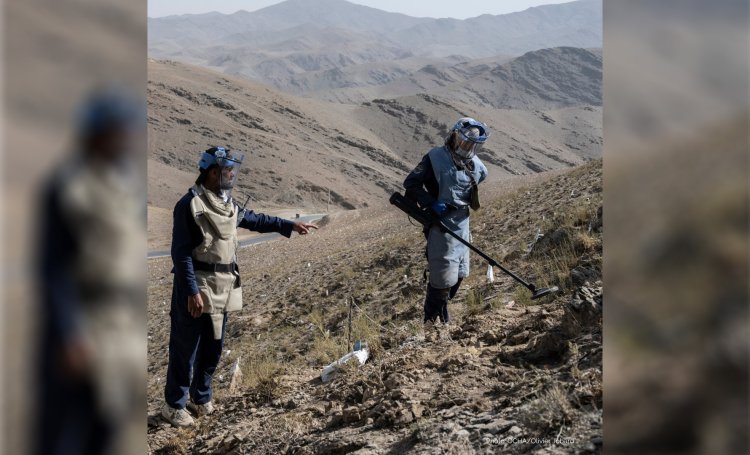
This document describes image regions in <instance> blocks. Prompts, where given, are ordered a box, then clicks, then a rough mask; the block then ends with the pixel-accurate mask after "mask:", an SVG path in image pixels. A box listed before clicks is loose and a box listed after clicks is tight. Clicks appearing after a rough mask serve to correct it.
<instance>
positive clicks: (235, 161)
mask: <svg viewBox="0 0 750 455" xmlns="http://www.w3.org/2000/svg"><path fill="white" fill-rule="evenodd" d="M244 159H245V155H244V154H242V153H239V152H231V153H229V152H224V151H223V150H219V151H217V152H216V164H217V165H218V166H219V171H220V182H219V184H220V186H221V189H222V190H224V191H226V192H231V191H232V188H234V185H235V184H236V183H237V177H238V176H239V175H240V167H241V166H242V161H243V160H244Z"/></svg>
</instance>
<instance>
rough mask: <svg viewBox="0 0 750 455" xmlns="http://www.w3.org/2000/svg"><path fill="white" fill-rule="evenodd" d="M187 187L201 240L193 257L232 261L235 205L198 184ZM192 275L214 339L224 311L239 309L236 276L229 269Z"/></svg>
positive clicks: (236, 241) (217, 336) (234, 259)
mask: <svg viewBox="0 0 750 455" xmlns="http://www.w3.org/2000/svg"><path fill="white" fill-rule="evenodd" d="M191 191H192V192H193V194H194V195H195V197H194V198H193V199H192V200H191V201H190V210H191V212H192V214H193V218H194V219H195V223H196V224H197V225H198V227H199V228H200V230H201V233H202V234H203V242H201V244H200V245H198V246H197V247H195V248H194V249H193V254H192V256H193V258H194V259H197V260H199V261H202V262H207V263H209V264H231V263H233V262H235V261H236V259H237V257H236V252H237V247H238V246H239V240H238V239H237V212H238V209H237V206H236V205H235V204H234V202H233V201H232V199H229V201H228V202H224V201H223V200H222V199H221V197H219V196H217V195H216V194H214V193H212V192H211V191H208V190H206V189H204V188H203V187H202V186H194V187H193V188H191ZM195 279H196V281H197V282H198V289H199V290H200V292H201V296H202V298H203V304H204V308H203V312H204V313H208V314H210V315H211V320H212V321H213V327H214V338H215V339H217V340H218V339H220V338H221V329H222V323H223V320H224V313H228V312H231V311H239V310H240V309H242V287H241V286H240V284H239V276H238V274H236V273H232V272H209V271H205V270H196V271H195Z"/></svg>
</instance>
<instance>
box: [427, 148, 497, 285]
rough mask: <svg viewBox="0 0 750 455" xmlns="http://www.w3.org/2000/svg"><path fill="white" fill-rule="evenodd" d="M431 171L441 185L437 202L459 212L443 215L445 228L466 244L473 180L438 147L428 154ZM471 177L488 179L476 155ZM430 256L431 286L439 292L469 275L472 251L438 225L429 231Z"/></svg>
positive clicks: (485, 170) (428, 247) (445, 151)
mask: <svg viewBox="0 0 750 455" xmlns="http://www.w3.org/2000/svg"><path fill="white" fill-rule="evenodd" d="M429 157H430V163H431V164H432V171H433V173H434V174H435V179H436V180H437V182H438V188H439V190H438V201H440V202H445V203H446V204H452V205H454V206H456V207H458V208H459V210H452V211H449V212H448V213H447V214H445V216H443V218H442V221H443V223H444V224H445V226H446V227H447V228H448V229H450V230H451V231H453V232H455V233H456V234H458V235H459V236H461V238H463V239H464V240H466V241H471V233H470V232H469V204H470V202H471V185H472V181H471V178H470V177H469V175H468V174H467V172H469V171H468V170H459V169H458V168H457V167H456V165H455V163H454V162H453V159H452V158H451V155H450V152H449V151H448V149H447V148H445V147H437V148H434V149H432V150H430V152H429ZM472 161H473V162H474V171H472V176H473V177H474V180H475V181H476V183H477V184H478V183H479V182H481V181H482V180H484V179H485V178H486V177H487V168H486V167H485V166H484V164H482V162H481V161H480V160H479V158H477V157H476V156H475V157H473V158H472ZM427 257H428V262H429V267H430V284H431V285H432V286H433V287H434V288H436V289H445V288H449V287H451V286H453V285H454V284H455V283H456V280H457V279H458V278H463V277H466V276H468V275H469V249H468V248H467V247H466V246H465V245H463V244H462V243H461V242H459V241H458V240H456V239H454V238H453V237H451V236H450V235H448V234H446V233H445V232H441V230H440V228H438V227H437V226H432V227H431V228H430V231H429V234H428V240H427Z"/></svg>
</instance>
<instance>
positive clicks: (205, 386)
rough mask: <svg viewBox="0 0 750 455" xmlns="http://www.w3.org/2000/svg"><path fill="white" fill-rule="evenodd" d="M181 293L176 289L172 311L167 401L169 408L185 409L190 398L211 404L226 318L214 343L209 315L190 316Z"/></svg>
mask: <svg viewBox="0 0 750 455" xmlns="http://www.w3.org/2000/svg"><path fill="white" fill-rule="evenodd" d="M179 291H180V290H178V289H176V288H173V292H172V308H171V310H170V312H169V314H170V320H171V330H170V333H169V365H168V367H167V383H166V386H165V387H164V399H165V401H166V402H167V404H168V405H169V406H171V407H173V408H176V409H183V408H185V406H186V405H187V400H188V397H189V398H191V399H192V401H193V403H195V404H204V403H207V402H209V401H211V396H212V389H211V380H212V379H213V375H214V372H215V371H216V367H217V365H218V364H219V360H220V359H221V351H222V349H223V347H224V328H225V327H226V324H227V315H226V314H225V315H224V323H223V324H222V327H221V338H220V339H218V340H215V339H214V333H213V325H212V323H211V317H210V316H209V315H208V314H203V315H201V316H200V317H199V318H194V317H192V316H190V313H188V310H187V295H186V294H185V293H184V292H179Z"/></svg>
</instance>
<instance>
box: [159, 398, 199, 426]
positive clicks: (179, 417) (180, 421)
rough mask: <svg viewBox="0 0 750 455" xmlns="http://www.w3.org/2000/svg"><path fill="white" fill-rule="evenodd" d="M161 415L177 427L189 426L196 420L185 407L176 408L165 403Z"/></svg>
mask: <svg viewBox="0 0 750 455" xmlns="http://www.w3.org/2000/svg"><path fill="white" fill-rule="evenodd" d="M161 416H162V417H163V418H164V420H166V421H167V422H169V423H171V424H172V426H175V427H189V426H192V425H195V420H193V418H192V417H191V416H190V413H188V412H187V411H186V410H185V409H176V408H173V407H172V406H170V405H168V404H165V405H164V407H163V408H162V410H161Z"/></svg>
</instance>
